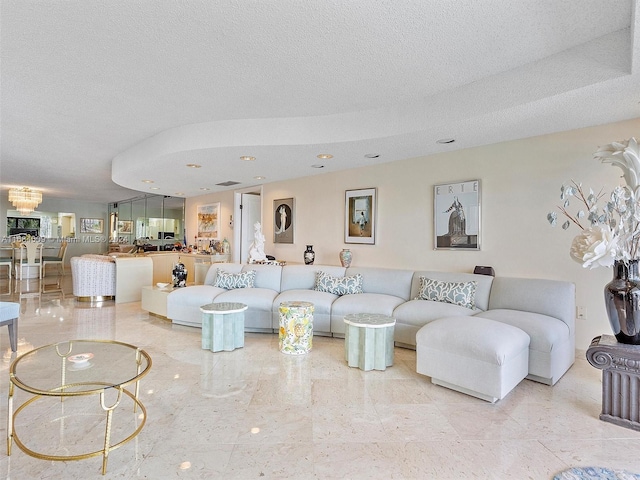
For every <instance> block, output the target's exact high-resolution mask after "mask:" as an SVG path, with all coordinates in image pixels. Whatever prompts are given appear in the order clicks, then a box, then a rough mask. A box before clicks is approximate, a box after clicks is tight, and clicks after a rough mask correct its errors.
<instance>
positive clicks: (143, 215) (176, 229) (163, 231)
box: [109, 195, 184, 251]
mask: <svg viewBox="0 0 640 480" xmlns="http://www.w3.org/2000/svg"><path fill="white" fill-rule="evenodd" d="M183 239H184V198H178V197H166V196H163V195H146V196H141V197H136V198H132V199H129V200H124V201H119V202H116V203H110V204H109V241H110V242H111V243H118V244H121V245H122V244H125V245H137V246H139V247H141V248H143V249H144V250H145V251H154V250H171V249H172V248H173V246H174V244H175V243H176V242H180V243H182V242H183Z"/></svg>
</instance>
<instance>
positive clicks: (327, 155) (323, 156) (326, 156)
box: [317, 153, 333, 160]
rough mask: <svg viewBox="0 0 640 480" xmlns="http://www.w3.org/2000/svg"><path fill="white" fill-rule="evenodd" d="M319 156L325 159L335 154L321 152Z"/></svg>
mask: <svg viewBox="0 0 640 480" xmlns="http://www.w3.org/2000/svg"><path fill="white" fill-rule="evenodd" d="M317 157H318V158H321V159H323V160H325V159H327V158H333V155H331V154H330V153H321V154H320V155H317Z"/></svg>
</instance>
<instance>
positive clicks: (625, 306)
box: [604, 260, 640, 345]
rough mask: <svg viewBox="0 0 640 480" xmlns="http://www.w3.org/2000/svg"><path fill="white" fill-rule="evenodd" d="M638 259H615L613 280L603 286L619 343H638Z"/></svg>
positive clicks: (639, 311)
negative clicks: (627, 260) (627, 261)
mask: <svg viewBox="0 0 640 480" xmlns="http://www.w3.org/2000/svg"><path fill="white" fill-rule="evenodd" d="M639 281H640V278H639V277H638V261H637V260H631V261H629V263H628V264H627V263H625V262H618V261H616V262H615V264H614V266H613V280H611V282H609V283H608V284H607V285H606V286H605V287H604V302H605V307H606V310H607V316H608V317H609V324H610V325H611V330H613V334H614V335H615V337H616V340H618V342H620V343H626V344H631V345H640V288H639V286H638V282H639Z"/></svg>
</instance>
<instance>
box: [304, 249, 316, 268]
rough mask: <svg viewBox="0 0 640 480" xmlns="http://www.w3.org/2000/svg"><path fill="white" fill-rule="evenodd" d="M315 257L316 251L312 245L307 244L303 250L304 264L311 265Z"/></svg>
mask: <svg viewBox="0 0 640 480" xmlns="http://www.w3.org/2000/svg"><path fill="white" fill-rule="evenodd" d="M315 259H316V252H314V251H313V245H307V249H306V250H305V251H304V264H305V265H313V262H314V260H315Z"/></svg>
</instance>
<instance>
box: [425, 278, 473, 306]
mask: <svg viewBox="0 0 640 480" xmlns="http://www.w3.org/2000/svg"><path fill="white" fill-rule="evenodd" d="M477 287H478V283H477V282H475V281H471V282H444V281H442V280H433V279H431V278H427V277H420V293H419V294H418V296H417V297H416V298H414V300H433V301H435V302H445V303H452V304H454V305H460V306H461V307H465V308H470V309H474V308H475V298H476V289H477Z"/></svg>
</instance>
